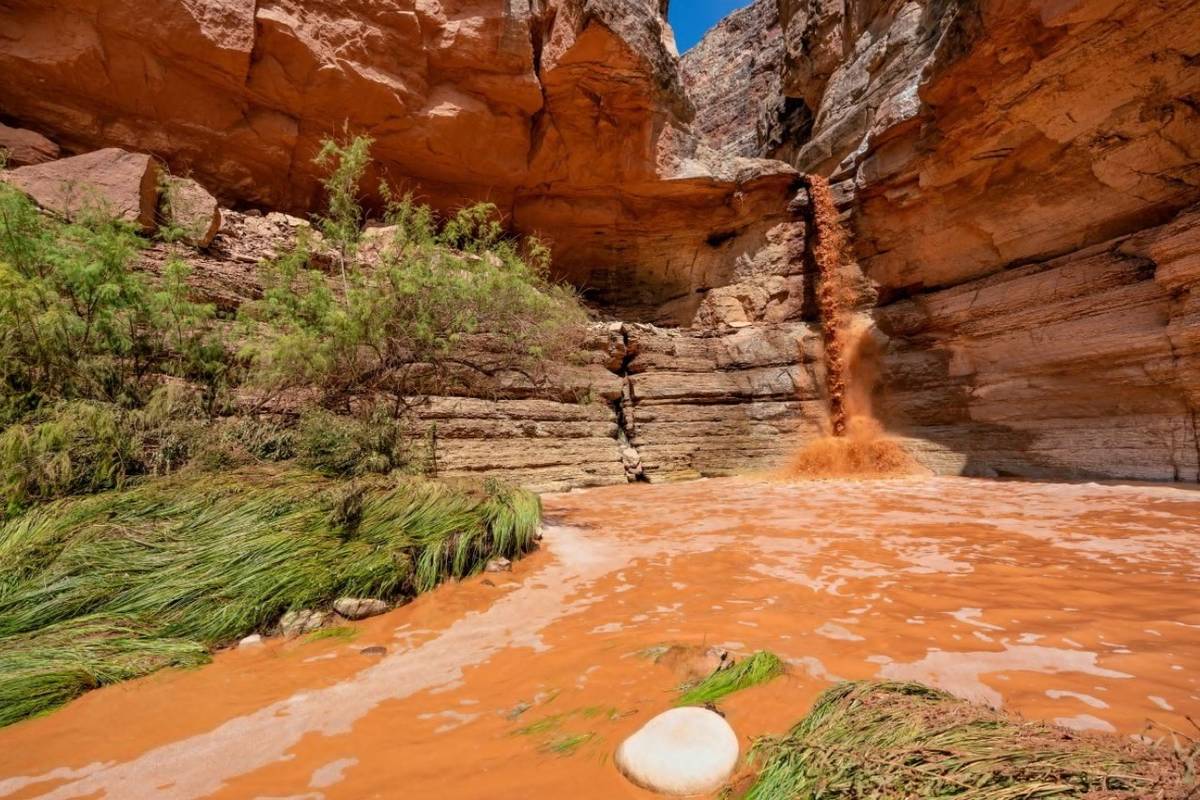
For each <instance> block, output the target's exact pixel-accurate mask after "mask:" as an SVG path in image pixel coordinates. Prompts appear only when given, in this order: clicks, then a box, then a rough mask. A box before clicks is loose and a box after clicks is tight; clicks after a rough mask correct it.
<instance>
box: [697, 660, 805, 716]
mask: <svg viewBox="0 0 1200 800" xmlns="http://www.w3.org/2000/svg"><path fill="white" fill-rule="evenodd" d="M786 671H787V665H786V664H784V663H783V661H782V660H780V658H779V656H777V655H775V654H774V653H771V652H769V651H766V650H759V651H758V652H757V653H755V654H754V655H752V656H750V657H749V658H746V659H743V660H741V661H738V662H737V663H736V664H734V665H733V666H730V667H724V668H722V669H718V670H717V671H715V672H713V674H711V675H709V676H708V677H707V678H705V679H704V680H703V681H701V682H700V683H698V684H696V685H695V686H691V687H687V691H685V692H684V693H683V694H682V695H681V696H680V698H679V700H678V701H676V703H675V704H676V705H679V706H697V705H704V704H706V703H716V702H717V701H719V700H721V699H723V698H725V697H728V696H729V695H731V694H733V693H734V692H740V691H741V690H742V689H749V688H750V687H751V686H758V685H759V684H760V683H767V682H768V681H773V680H775V679H776V678H778V677H779V676H780V675H782V674H784V672H786Z"/></svg>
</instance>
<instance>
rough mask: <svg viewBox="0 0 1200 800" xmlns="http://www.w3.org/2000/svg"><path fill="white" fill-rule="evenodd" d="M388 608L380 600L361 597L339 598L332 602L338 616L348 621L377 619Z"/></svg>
mask: <svg viewBox="0 0 1200 800" xmlns="http://www.w3.org/2000/svg"><path fill="white" fill-rule="evenodd" d="M388 608H389V606H388V604H387V603H385V602H384V601H382V600H375V599H372V598H362V597H339V598H338V599H337V600H334V601H333V610H334V611H336V612H337V613H338V616H340V617H345V618H346V619H350V620H360V619H367V618H368V617H377V616H379V615H380V614H384V613H386V612H387V610H388Z"/></svg>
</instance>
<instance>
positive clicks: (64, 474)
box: [0, 401, 135, 518]
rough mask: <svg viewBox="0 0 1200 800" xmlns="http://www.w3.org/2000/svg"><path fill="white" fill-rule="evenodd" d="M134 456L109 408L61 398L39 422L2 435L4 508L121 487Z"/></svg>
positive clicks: (0, 487) (0, 482)
mask: <svg viewBox="0 0 1200 800" xmlns="http://www.w3.org/2000/svg"><path fill="white" fill-rule="evenodd" d="M134 459H135V449H134V443H133V441H132V439H131V437H130V436H129V433H128V431H127V430H125V429H124V426H123V425H122V424H121V420H120V419H119V415H118V413H117V412H116V411H114V410H113V409H112V407H110V406H105V405H101V404H98V403H89V402H83V401H75V402H68V403H63V404H61V405H59V406H56V407H55V408H54V409H53V410H52V411H51V412H50V413H49V414H47V415H46V416H45V418H44V419H43V420H42V421H40V422H37V423H32V424H26V425H12V426H10V427H9V428H8V429H7V430H5V431H4V433H2V434H0V503H2V504H3V506H4V508H3V509H2V510H3V511H4V512H5V513H6V514H12V513H16V512H18V511H20V510H21V509H22V508H23V507H24V506H25V505H27V504H28V503H30V502H32V501H35V500H44V499H48V498H53V497H61V496H64V495H68V494H80V493H89V492H96V491H100V490H102V489H111V488H114V487H116V486H120V485H121V484H122V483H123V482H124V481H125V478H126V477H127V476H128V475H129V474H130V471H131V468H132V466H133V462H134ZM3 516H4V514H0V518H2V517H3Z"/></svg>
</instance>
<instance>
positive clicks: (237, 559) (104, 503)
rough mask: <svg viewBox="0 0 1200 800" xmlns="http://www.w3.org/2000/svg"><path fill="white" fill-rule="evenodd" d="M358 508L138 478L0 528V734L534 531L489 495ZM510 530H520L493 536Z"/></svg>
mask: <svg viewBox="0 0 1200 800" xmlns="http://www.w3.org/2000/svg"><path fill="white" fill-rule="evenodd" d="M354 494H356V495H357V496H358V502H359V503H360V506H359V509H358V513H357V520H356V522H355V524H354V525H353V526H346V525H345V524H344V517H345V501H346V497H347V495H346V493H345V492H344V491H343V487H342V485H341V484H337V483H334V482H330V481H327V480H324V479H321V478H319V477H317V476H314V475H312V474H311V473H298V472H282V473H277V472H263V471H243V472H240V473H232V474H226V475H223V476H220V477H209V478H205V479H199V480H197V479H196V478H195V477H194V476H192V477H188V478H187V479H185V478H183V477H173V478H164V479H157V480H150V481H146V482H143V483H141V484H139V485H138V486H136V487H134V488H131V489H127V490H124V491H118V492H109V493H105V494H102V495H98V496H96V497H91V498H85V499H82V500H70V501H60V502H58V503H52V504H49V505H44V506H41V507H39V508H35V509H32V510H30V511H28V512H26V513H25V514H24V515H22V516H20V517H17V518H15V519H12V520H9V521H8V522H5V523H0V725H5V724H9V723H12V722H15V721H17V720H19V719H22V718H24V717H26V716H29V715H31V714H34V713H39V712H41V711H43V710H46V709H49V708H51V707H53V706H54V705H57V704H58V703H61V702H65V701H66V700H67V699H69V698H70V697H73V696H75V695H77V694H79V693H80V692H82V691H85V690H86V689H89V688H92V687H94V686H98V685H103V684H106V683H112V682H115V681H118V680H124V679H126V678H130V677H134V676H136V675H142V674H146V673H148V672H151V671H153V670H155V669H158V668H160V667H162V666H167V665H188V664H194V663H198V662H199V661H202V660H204V659H205V658H206V654H207V652H208V651H209V650H211V649H212V648H213V647H216V646H219V645H221V644H225V643H228V642H232V641H235V640H237V639H238V638H240V637H243V636H246V635H248V634H250V633H253V632H255V631H264V630H267V629H269V628H270V627H271V626H272V625H274V624H275V623H276V622H277V621H278V620H279V618H280V617H281V616H282V615H283V614H284V613H286V612H287V611H289V610H297V609H302V608H319V607H323V606H326V605H328V604H329V603H331V602H332V601H333V599H335V598H336V597H339V596H357V597H378V598H380V599H384V600H394V599H397V598H400V597H403V596H406V595H409V594H412V593H413V592H415V591H424V590H427V589H430V588H433V587H434V586H435V585H436V584H437V583H439V582H441V581H442V580H445V579H446V578H448V577H461V576H464V575H468V574H471V573H473V572H475V571H478V570H480V569H482V568H483V566H484V565H485V564H486V563H487V560H488V559H490V558H494V557H498V556H504V557H508V558H515V557H518V556H519V555H520V554H522V553H524V552H526V551H528V550H529V549H530V548H531V547H532V546H533V543H534V534H535V531H536V528H537V524H538V522H539V521H540V518H539V516H538V514H537V509H538V503H537V498H536V497H534V496H532V495H530V494H529V493H527V492H523V491H520V490H516V489H511V488H507V487H503V486H501V485H499V484H495V485H492V486H490V487H488V488H487V489H485V490H484V491H481V492H477V493H468V492H466V491H463V490H458V489H453V488H450V487H447V486H445V485H443V484H438V483H432V482H427V481H423V480H411V479H410V480H403V481H396V480H382V479H375V480H374V481H372V482H366V483H364V484H362V485H361V486H360V487H359V491H356V492H355V493H354ZM502 507H507V508H508V509H509V510H508V511H506V512H501V511H500V509H501V508H502ZM512 520H516V521H518V522H519V524H520V525H521V526H522V527H520V528H519V529H511V528H509V529H505V530H503V531H501V530H500V528H501V527H502V526H505V525H511V524H512ZM463 540H468V541H469V542H470V546H469V548H468V549H467V550H466V551H465V557H463V558H459V557H458V556H459V555H460V553H463V552H464V551H463V550H462V548H463V545H461V544H460V542H461V541H463ZM428 553H434V556H432V557H430V556H428V555H427V554H428ZM418 561H419V562H421V563H422V564H423V565H425V566H424V567H423V571H421V572H417V571H414V567H413V565H414V563H416V562H418Z"/></svg>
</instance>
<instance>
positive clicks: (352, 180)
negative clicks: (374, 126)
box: [313, 136, 372, 259]
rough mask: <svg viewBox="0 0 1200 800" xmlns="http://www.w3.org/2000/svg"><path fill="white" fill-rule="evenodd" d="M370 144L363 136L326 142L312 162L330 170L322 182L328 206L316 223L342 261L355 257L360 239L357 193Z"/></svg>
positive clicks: (360, 208)
mask: <svg viewBox="0 0 1200 800" xmlns="http://www.w3.org/2000/svg"><path fill="white" fill-rule="evenodd" d="M371 144H372V140H371V139H370V138H369V137H366V136H356V137H354V138H353V139H349V140H348V141H345V142H338V141H337V140H335V139H326V140H325V141H324V142H323V143H322V145H321V150H320V151H319V152H318V153H317V155H316V158H314V159H313V162H314V163H315V164H317V165H318V166H320V167H323V168H327V169H328V170H329V174H328V175H327V176H326V178H325V180H324V185H325V192H326V194H327V195H328V203H329V207H328V211H327V212H326V214H325V215H324V216H323V217H321V219H320V220H319V223H320V228H321V233H322V234H324V236H325V240H326V241H328V242H329V243H330V244H331V245H333V246H334V247H336V248H337V249H338V251H339V252H340V254H341V256H342V258H343V259H345V258H349V257H350V256H352V255H353V254H354V250H355V248H357V247H358V242H359V240H360V238H361V237H362V223H363V210H362V205H361V204H360V203H359V198H358V190H359V184H360V183H361V182H362V177H363V173H365V172H366V169H367V165H368V164H370V161H371Z"/></svg>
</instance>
